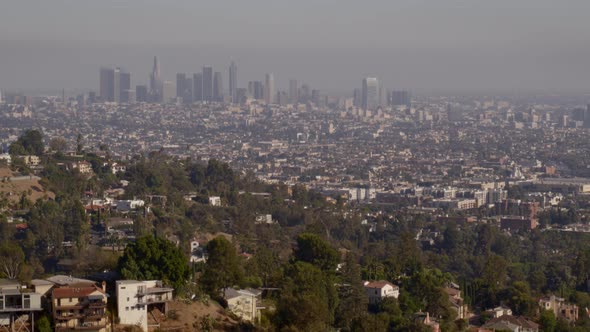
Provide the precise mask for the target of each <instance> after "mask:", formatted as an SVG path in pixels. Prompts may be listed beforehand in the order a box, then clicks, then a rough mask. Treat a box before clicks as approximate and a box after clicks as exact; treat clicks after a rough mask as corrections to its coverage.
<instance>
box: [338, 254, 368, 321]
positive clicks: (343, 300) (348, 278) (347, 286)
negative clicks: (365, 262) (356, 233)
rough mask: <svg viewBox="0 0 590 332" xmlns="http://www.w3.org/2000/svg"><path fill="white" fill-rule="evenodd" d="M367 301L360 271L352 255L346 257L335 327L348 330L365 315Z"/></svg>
mask: <svg viewBox="0 0 590 332" xmlns="http://www.w3.org/2000/svg"><path fill="white" fill-rule="evenodd" d="M367 305H368V299H367V295H366V293H365V288H364V287H363V281H362V279H361V269H360V266H359V264H358V263H357V262H356V257H355V256H354V254H352V253H348V254H347V255H346V258H345V261H344V265H343V266H342V270H341V285H340V301H339V305H338V309H337V310H336V320H337V325H338V326H341V327H343V328H345V329H350V328H351V326H352V325H353V324H354V322H355V321H357V320H363V319H364V318H365V316H366V313H367Z"/></svg>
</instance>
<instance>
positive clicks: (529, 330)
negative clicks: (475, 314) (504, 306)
mask: <svg viewBox="0 0 590 332" xmlns="http://www.w3.org/2000/svg"><path fill="white" fill-rule="evenodd" d="M482 327H483V328H485V329H488V330H491V331H511V332H539V324H537V323H535V322H533V321H530V320H528V319H526V318H524V317H514V316H509V315H504V316H501V317H498V318H492V319H490V320H489V321H488V322H487V323H485V324H484V325H483V326H482Z"/></svg>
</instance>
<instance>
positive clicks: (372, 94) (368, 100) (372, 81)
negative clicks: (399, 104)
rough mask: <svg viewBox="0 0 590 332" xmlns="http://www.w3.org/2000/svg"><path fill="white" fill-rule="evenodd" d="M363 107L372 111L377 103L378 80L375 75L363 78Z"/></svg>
mask: <svg viewBox="0 0 590 332" xmlns="http://www.w3.org/2000/svg"><path fill="white" fill-rule="evenodd" d="M362 101H363V105H362V106H363V109H364V110H366V111H372V110H375V109H377V106H378V105H379V81H378V80H377V79H376V78H375V77H367V78H365V79H363V99H362Z"/></svg>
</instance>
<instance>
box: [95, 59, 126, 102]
mask: <svg viewBox="0 0 590 332" xmlns="http://www.w3.org/2000/svg"><path fill="white" fill-rule="evenodd" d="M119 79H120V78H119V68H106V67H102V68H100V97H101V99H102V100H103V101H109V102H119V96H120V93H121V91H120V89H119Z"/></svg>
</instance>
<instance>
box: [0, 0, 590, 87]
mask: <svg viewBox="0 0 590 332" xmlns="http://www.w3.org/2000/svg"><path fill="white" fill-rule="evenodd" d="M9 2H10V1H9ZM225 7H226V5H222V4H214V3H212V4H209V3H207V4H196V3H194V2H190V1H182V0H178V1H170V2H167V3H166V4H165V5H164V4H162V3H159V2H157V1H143V2H138V1H137V0H131V1H129V2H125V3H120V2H117V1H110V0H107V1H101V2H100V4H81V3H76V2H71V1H67V0H56V1H52V2H51V3H43V4H32V3H22V2H16V1H12V2H11V3H9V4H8V5H7V9H8V10H5V11H3V13H2V14H5V15H2V14H0V45H2V47H0V59H2V61H0V88H1V89H3V90H6V91H14V90H18V89H50V90H53V91H60V90H61V89H62V88H65V89H66V90H68V91H71V90H74V89H91V88H94V87H95V86H96V80H95V79H93V75H92V73H93V72H94V71H95V68H96V67H98V66H101V65H109V66H110V65H124V66H125V68H126V69H127V70H128V71H130V72H131V73H136V75H137V76H136V77H137V78H138V79H140V78H141V79H142V80H143V79H149V77H147V75H148V73H145V70H144V69H143V68H145V67H146V66H150V65H151V59H150V55H152V56H153V55H154V54H157V55H159V57H160V58H161V60H162V74H163V75H164V76H166V77H167V79H170V80H173V79H174V76H173V75H174V74H175V73H177V72H182V71H184V70H191V71H194V68H195V67H196V68H198V67H199V66H200V65H199V64H207V65H209V66H212V67H215V68H221V67H223V68H226V66H227V64H228V63H230V62H231V61H235V62H236V63H239V64H240V67H241V68H242V69H241V70H240V77H241V79H243V80H244V81H246V82H247V81H249V80H256V79H258V77H259V76H260V73H267V72H272V73H273V74H274V75H275V77H276V78H277V82H276V83H277V88H279V89H286V88H287V87H286V86H285V84H286V82H288V81H286V80H282V79H281V78H284V77H297V78H299V79H300V80H305V81H306V82H308V83H309V84H310V85H312V86H315V87H318V88H319V89H321V90H323V91H327V92H330V93H343V92H344V93H348V91H349V90H350V88H351V87H352V86H356V85H357V84H358V83H357V81H358V78H359V77H372V76H377V77H380V79H381V80H382V81H383V82H384V84H386V85H387V86H392V87H399V88H403V89H409V90H412V91H416V92H418V93H421V94H424V93H436V92H448V93H453V92H454V93H458V94H460V93H466V92H482V93H486V92H487V93H510V94H518V93H529V92H536V91H544V92H556V93H560V92H563V93H578V94H579V93H581V94H583V93H586V92H587V91H588V88H587V87H588V86H590V72H589V70H590V69H589V68H588V66H587V60H586V59H588V57H589V56H590V47H588V45H587V43H586V42H585V37H584V36H585V33H584V32H585V31H588V23H587V22H588V21H587V20H586V19H585V17H584V15H583V13H586V12H588V10H589V9H590V4H589V3H588V2H584V1H577V0H571V1H568V2H567V5H561V6H557V5H555V3H554V2H552V1H547V0H540V1H532V0H523V1H519V2H513V1H507V0H500V1H494V2H481V3H480V2H478V3H473V2H466V1H459V0H448V1H442V2H436V3H432V2H425V1H408V0H400V1H391V2H383V1H369V2H365V3H362V4H361V3H355V2H351V1H340V2H338V3H334V2H331V1H327V2H326V3H322V4H317V3H315V2H311V1H302V2H300V3H299V4H298V6H289V4H288V3H280V2H273V3H272V4H268V3H266V1H258V0H257V1H252V2H248V3H239V2H236V3H234V4H232V5H231V6H230V8H231V9H232V10H231V11H227V10H223V9H224V8H225ZM65 8H67V10H64V9H65ZM312 9H313V10H312ZM375 9H377V10H375ZM89 12H92V13H93V14H92V15H88V13H89ZM21 13H27V17H26V19H25V18H24V16H23V15H22V14H21ZM41 13H42V15H41ZM54 22H62V23H60V24H54ZM105 22H106V23H109V24H106V25H105V24H104V23H105ZM149 22H159V23H158V25H157V27H158V28H157V29H154V28H153V27H152V25H151V23H149ZM221 22H223V24H222V23H221ZM148 23H149V24H148ZM191 68H193V69H191ZM140 73H141V74H140ZM143 75H145V77H142V76H143ZM223 77H224V79H226V78H227V76H226V74H225V73H224V75H223Z"/></svg>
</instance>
